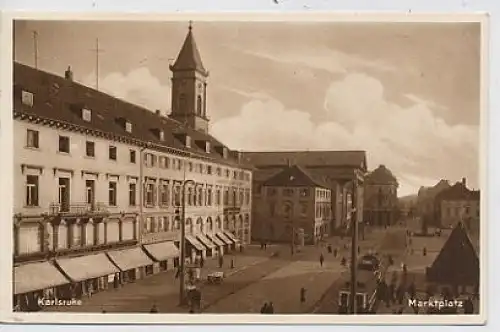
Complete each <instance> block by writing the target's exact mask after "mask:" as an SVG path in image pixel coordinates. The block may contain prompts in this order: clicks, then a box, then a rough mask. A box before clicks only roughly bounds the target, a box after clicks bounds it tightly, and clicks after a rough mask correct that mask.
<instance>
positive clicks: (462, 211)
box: [445, 206, 480, 217]
mask: <svg viewBox="0 0 500 332" xmlns="http://www.w3.org/2000/svg"><path fill="white" fill-rule="evenodd" d="M475 210H476V217H479V213H480V209H475ZM445 211H446V212H445V213H446V214H445V215H446V216H448V217H460V216H462V215H463V216H467V217H470V216H472V213H471V208H470V206H465V207H454V208H452V207H448V208H447V209H446V210H445Z"/></svg>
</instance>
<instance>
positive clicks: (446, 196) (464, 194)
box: [436, 182, 479, 201]
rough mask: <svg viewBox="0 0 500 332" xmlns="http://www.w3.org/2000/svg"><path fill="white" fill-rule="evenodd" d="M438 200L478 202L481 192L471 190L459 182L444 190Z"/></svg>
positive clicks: (437, 197)
mask: <svg viewBox="0 0 500 332" xmlns="http://www.w3.org/2000/svg"><path fill="white" fill-rule="evenodd" d="M436 199H437V200H445V201H477V200H479V191H474V190H469V189H468V188H467V186H466V185H465V184H464V183H462V182H457V183H455V184H454V185H453V186H451V187H450V188H447V189H444V190H443V191H441V192H440V193H439V194H438V195H437V196H436Z"/></svg>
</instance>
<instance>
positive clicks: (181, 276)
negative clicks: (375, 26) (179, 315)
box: [179, 179, 194, 305]
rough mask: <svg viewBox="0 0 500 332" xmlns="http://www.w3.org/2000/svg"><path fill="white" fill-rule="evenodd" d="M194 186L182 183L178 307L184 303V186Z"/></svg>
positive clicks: (185, 181)
mask: <svg viewBox="0 0 500 332" xmlns="http://www.w3.org/2000/svg"><path fill="white" fill-rule="evenodd" d="M188 183H189V184H194V181H193V180H186V179H184V181H183V183H182V198H181V209H182V210H181V241H180V245H179V247H180V262H179V265H180V271H179V281H180V285H179V305H183V304H184V303H185V300H186V298H185V296H184V293H185V286H186V285H185V284H184V280H185V274H186V185H187V184H188Z"/></svg>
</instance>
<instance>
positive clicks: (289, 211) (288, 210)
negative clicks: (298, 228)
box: [283, 202, 293, 219]
mask: <svg viewBox="0 0 500 332" xmlns="http://www.w3.org/2000/svg"><path fill="white" fill-rule="evenodd" d="M292 215H293V204H292V203H291V202H285V204H283V217H284V218H285V219H291V218H292Z"/></svg>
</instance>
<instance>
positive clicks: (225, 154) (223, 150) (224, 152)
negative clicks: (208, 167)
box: [222, 147, 229, 159]
mask: <svg viewBox="0 0 500 332" xmlns="http://www.w3.org/2000/svg"><path fill="white" fill-rule="evenodd" d="M228 153H229V151H228V149H227V148H226V147H224V148H222V158H224V159H227V155H228Z"/></svg>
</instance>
